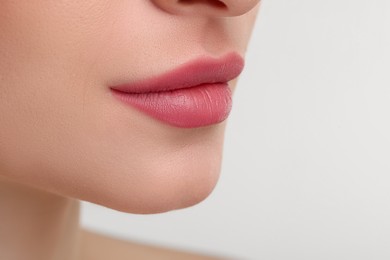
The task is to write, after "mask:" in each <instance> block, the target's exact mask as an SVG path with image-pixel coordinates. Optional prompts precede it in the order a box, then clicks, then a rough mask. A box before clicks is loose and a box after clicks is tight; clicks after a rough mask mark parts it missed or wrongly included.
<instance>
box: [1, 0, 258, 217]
mask: <svg viewBox="0 0 390 260" xmlns="http://www.w3.org/2000/svg"><path fill="white" fill-rule="evenodd" d="M130 2H131V3H130ZM256 9H257V8H254V9H252V10H251V11H250V12H249V13H247V14H245V15H242V16H238V17H226V18H210V17H209V18H207V17H201V16H199V17H190V16H174V15H171V14H168V13H165V12H164V11H162V10H160V9H158V8H156V7H155V6H153V5H152V4H151V3H150V2H149V1H145V0H132V1H107V0H94V1H76V0H69V1H47V0H33V1H11V0H2V1H1V3H0V122H1V124H0V176H3V177H6V178H8V179H11V180H14V181H17V182H19V183H22V184H27V185H31V186H34V187H36V188H39V189H42V190H45V191H49V192H53V193H56V194H59V195H62V196H66V197H72V198H77V199H81V200H86V201H90V202H92V203H96V204H100V205H103V206H106V207H109V208H113V209H116V210H120V211H123V212H131V213H157V212H165V211H168V210H173V209H178V208H184V207H188V206H192V205H194V204H196V203H198V202H200V201H202V200H203V199H205V198H206V197H207V196H208V195H209V194H210V192H211V191H212V190H213V188H214V186H215V184H216V182H217V180H218V177H219V172H220V165H221V159H222V148H223V136H224V129H225V124H226V121H224V122H221V123H217V124H212V125H207V126H202V127H190V128H183V127H177V126H174V125H171V124H167V123H166V122H162V121H160V120H156V119H155V118H153V117H150V116H148V115H146V114H145V113H142V112H140V111H139V110H137V109H132V108H131V107H129V106H127V105H124V103H123V102H120V101H119V100H118V99H117V98H115V97H114V96H113V95H112V93H111V91H110V86H112V85H113V84H116V83H119V82H123V81H126V80H139V79H145V78H149V77H151V76H152V75H159V74H162V73H164V72H166V71H170V70H172V69H173V68H177V67H178V66H181V65H182V64H184V63H186V62H188V61H190V60H194V59H197V58H199V57H204V56H213V57H220V56H222V55H224V54H226V53H230V52H232V51H234V52H236V53H238V54H239V55H241V56H244V55H245V50H246V47H247V43H248V40H249V37H250V34H251V31H252V26H253V22H254V19H255V15H256V11H257V10H256ZM234 85H235V82H233V81H232V82H229V87H230V88H231V89H232V90H234Z"/></svg>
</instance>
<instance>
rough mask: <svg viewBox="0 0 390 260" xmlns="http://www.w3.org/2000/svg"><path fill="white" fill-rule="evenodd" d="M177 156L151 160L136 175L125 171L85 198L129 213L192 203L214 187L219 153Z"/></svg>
mask: <svg viewBox="0 0 390 260" xmlns="http://www.w3.org/2000/svg"><path fill="white" fill-rule="evenodd" d="M178 157H180V156H177V157H176V158H172V159H171V161H167V160H166V159H165V158H162V159H161V161H159V160H154V163H153V164H151V165H149V167H147V168H146V169H145V168H144V169H143V170H142V171H138V172H137V175H138V176H142V177H139V178H137V179H134V178H133V177H134V176H133V174H131V173H129V174H125V176H128V178H122V179H121V180H120V181H116V182H112V183H110V184H109V185H105V186H104V187H102V189H101V190H100V191H98V193H99V194H96V193H95V194H92V196H91V198H93V200H89V201H90V202H93V203H95V204H100V205H102V206H104V207H108V208H111V209H114V210H117V211H121V212H126V213H133V214H156V213H163V212H168V211H172V210H178V209H183V208H188V207H191V206H194V205H196V204H198V203H200V202H202V201H203V200H205V199H206V198H207V197H208V196H209V195H210V194H211V193H212V191H213V190H214V188H215V186H216V184H217V182H218V179H219V176H220V170H221V167H220V166H221V160H220V156H214V157H209V156H201V158H200V157H199V156H198V157H196V156H195V157H192V159H191V157H188V156H187V155H184V156H181V157H182V159H181V160H179V158H178ZM107 184H108V183H107ZM108 187H110V189H107V188H108ZM95 188H96V187H95ZM87 200H88V199H87Z"/></svg>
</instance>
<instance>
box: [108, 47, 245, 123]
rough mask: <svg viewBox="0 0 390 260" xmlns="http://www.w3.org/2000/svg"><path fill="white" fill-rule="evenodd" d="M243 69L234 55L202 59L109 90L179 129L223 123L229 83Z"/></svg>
mask: <svg viewBox="0 0 390 260" xmlns="http://www.w3.org/2000/svg"><path fill="white" fill-rule="evenodd" d="M243 69H244V59H243V58H242V57H241V56H240V55H239V54H237V53H235V52H233V53H229V54H227V55H225V56H223V57H221V58H210V57H201V58H198V59H195V60H193V61H190V62H188V63H185V64H184V65H182V66H180V67H178V68H175V69H173V70H171V71H168V72H166V73H163V74H161V75H158V76H155V77H151V78H148V79H144V80H139V81H135V82H130V83H125V84H121V85H117V86H110V89H111V92H112V94H113V95H114V97H116V98H118V99H119V100H120V101H122V102H124V103H125V104H127V105H129V106H130V107H132V108H135V109H137V110H139V111H140V112H142V113H144V114H146V115H148V116H150V117H152V118H154V119H157V120H159V121H161V122H164V123H167V124H169V125H171V126H175V127H180V128H196V127H203V126H209V125H213V124H217V123H220V122H222V121H224V120H225V119H226V118H227V117H228V116H229V114H230V111H231V108H232V92H231V90H230V88H229V81H231V80H233V79H235V78H237V77H238V76H239V75H240V74H241V72H242V70H243Z"/></svg>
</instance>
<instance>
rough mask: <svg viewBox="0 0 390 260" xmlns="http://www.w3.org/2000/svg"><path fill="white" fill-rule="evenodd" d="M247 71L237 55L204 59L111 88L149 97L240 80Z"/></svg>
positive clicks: (231, 54)
mask: <svg viewBox="0 0 390 260" xmlns="http://www.w3.org/2000/svg"><path fill="white" fill-rule="evenodd" d="M243 69H244V59H243V58H242V57H241V56H240V55H239V54H237V53H235V52H233V53H229V54H227V55H225V56H223V57H221V58H208V57H201V58H199V59H195V60H193V61H190V62H188V63H185V64H184V65H182V66H180V67H178V68H176V69H173V70H171V71H168V72H167V73H164V74H161V75H158V76H155V77H152V78H148V79H144V80H140V81H135V82H130V83H125V84H121V85H117V86H112V87H111V89H113V90H117V91H121V92H126V93H149V92H162V91H171V90H175V89H183V88H189V87H195V86H199V85H202V84H215V83H226V82H228V81H230V80H232V79H235V78H236V77H238V76H239V75H240V74H241V72H242V70H243Z"/></svg>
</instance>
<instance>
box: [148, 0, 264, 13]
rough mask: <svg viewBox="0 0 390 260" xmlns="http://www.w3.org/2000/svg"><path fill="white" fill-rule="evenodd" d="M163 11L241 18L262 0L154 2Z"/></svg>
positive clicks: (161, 0) (177, 0)
mask: <svg viewBox="0 0 390 260" xmlns="http://www.w3.org/2000/svg"><path fill="white" fill-rule="evenodd" d="M152 2H153V3H154V4H155V5H156V6H158V7H159V8H161V9H162V10H164V11H166V12H168V13H171V14H177V15H193V16H222V17H223V16H240V15H243V14H245V13H247V12H249V11H250V10H252V9H253V8H254V7H255V6H256V5H257V4H258V3H259V2H260V0H152Z"/></svg>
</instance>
